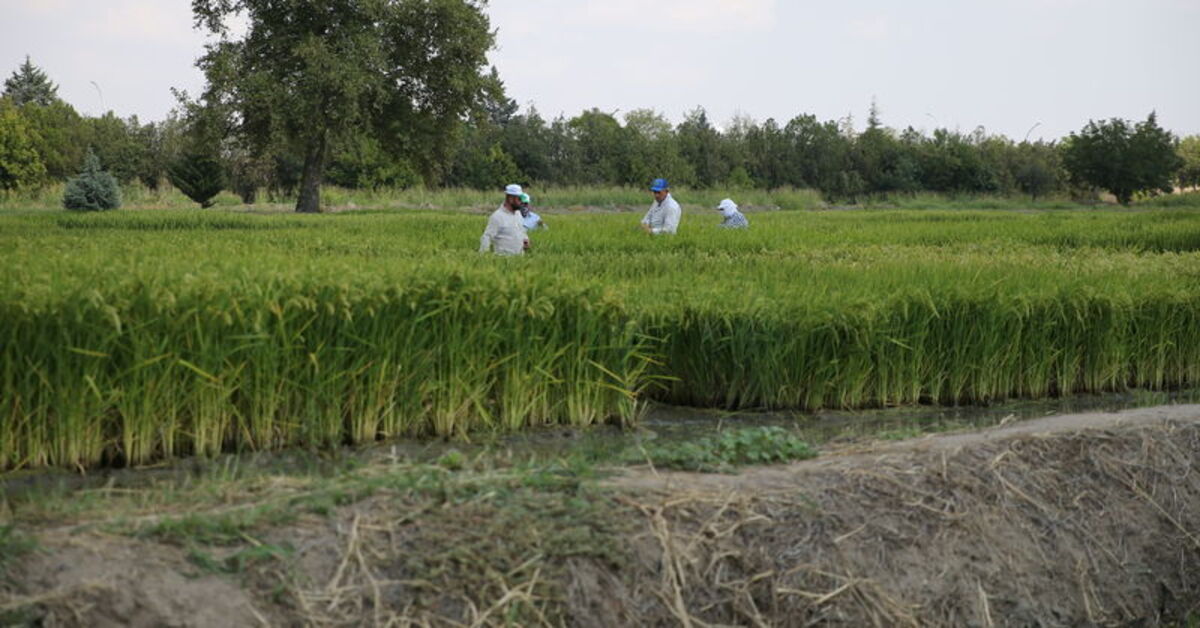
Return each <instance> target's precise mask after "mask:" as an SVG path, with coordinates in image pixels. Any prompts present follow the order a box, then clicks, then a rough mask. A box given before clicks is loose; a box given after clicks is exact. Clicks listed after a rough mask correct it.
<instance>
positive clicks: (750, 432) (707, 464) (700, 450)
mask: <svg viewBox="0 0 1200 628" xmlns="http://www.w3.org/2000/svg"><path fill="white" fill-rule="evenodd" d="M640 453H641V454H642V455H643V457H644V459H645V460H647V461H649V462H650V463H651V464H653V465H654V466H656V467H662V468H667V469H681V470H684V471H705V472H712V471H728V470H731V469H733V468H735V467H740V466H745V465H754V464H775V463H781V462H792V461H795V460H806V459H808V458H813V457H815V456H816V455H817V452H816V451H815V450H814V449H813V448H812V447H810V446H809V444H808V443H806V442H804V441H803V440H801V439H800V438H799V437H798V436H796V435H795V434H793V433H791V432H789V431H787V430H785V429H783V428H781V427H748V428H740V429H731V430H726V431H724V432H722V433H720V434H719V435H717V436H714V437H709V438H702V439H699V440H696V441H688V442H682V443H669V444H663V445H659V444H651V445H650V446H647V447H645V448H644V451H643V452H640ZM631 460H633V458H631Z"/></svg>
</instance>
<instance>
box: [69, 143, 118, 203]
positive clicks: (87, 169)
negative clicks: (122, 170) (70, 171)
mask: <svg viewBox="0 0 1200 628" xmlns="http://www.w3.org/2000/svg"><path fill="white" fill-rule="evenodd" d="M120 206H121V188H120V187H118V186H117V179H116V178H115V177H113V176H112V174H110V173H108V172H105V171H104V169H103V168H101V167H100V158H99V157H97V156H96V153H94V152H92V151H90V150H89V151H88V153H87V156H86V157H84V159H83V171H82V172H80V173H79V175H78V176H75V177H72V178H71V179H70V180H69V181H67V189H66V191H65V192H64V193H63V207H65V208H67V209H72V210H75V211H104V210H108V209H116V208H118V207H120Z"/></svg>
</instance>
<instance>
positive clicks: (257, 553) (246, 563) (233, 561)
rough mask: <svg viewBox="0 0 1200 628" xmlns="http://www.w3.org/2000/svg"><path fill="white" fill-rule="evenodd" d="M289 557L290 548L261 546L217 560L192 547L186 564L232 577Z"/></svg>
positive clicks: (239, 551) (209, 554)
mask: <svg viewBox="0 0 1200 628" xmlns="http://www.w3.org/2000/svg"><path fill="white" fill-rule="evenodd" d="M291 555H292V549H291V548H290V547H280V546H277V545H269V544H262V545H254V546H251V547H247V548H245V549H242V550H238V551H237V552H234V553H233V554H230V555H229V556H226V557H224V558H217V557H215V556H213V555H212V554H211V553H209V552H206V551H204V550H202V549H199V548H197V547H192V548H191V549H189V550H188V554H187V559H188V562H190V563H192V564H193V565H195V566H197V567H199V568H200V569H202V570H204V571H207V572H210V573H218V574H230V575H233V574H240V573H245V572H246V570H247V569H249V568H251V567H253V566H255V565H260V564H263V563H266V562H269V561H272V560H276V559H280V558H287V557H289V556H291Z"/></svg>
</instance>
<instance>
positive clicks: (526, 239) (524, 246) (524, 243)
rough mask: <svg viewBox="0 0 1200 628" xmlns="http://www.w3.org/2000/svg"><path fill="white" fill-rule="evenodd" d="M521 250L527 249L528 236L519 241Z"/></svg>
mask: <svg viewBox="0 0 1200 628" xmlns="http://www.w3.org/2000/svg"><path fill="white" fill-rule="evenodd" d="M521 250H523V251H528V250H529V238H525V241H524V242H522V243H521Z"/></svg>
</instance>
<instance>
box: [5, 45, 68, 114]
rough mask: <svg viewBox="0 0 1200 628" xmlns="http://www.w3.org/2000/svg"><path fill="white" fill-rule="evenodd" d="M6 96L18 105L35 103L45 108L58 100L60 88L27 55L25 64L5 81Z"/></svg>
mask: <svg viewBox="0 0 1200 628" xmlns="http://www.w3.org/2000/svg"><path fill="white" fill-rule="evenodd" d="M4 96H6V97H8V98H11V99H12V101H13V102H14V103H16V104H18V105H26V104H29V103H33V104H35V105H41V106H43V107H45V106H46V105H49V104H50V103H52V102H55V101H56V100H58V86H56V85H55V84H54V83H51V82H50V79H49V78H48V77H47V76H46V73H45V72H43V71H42V70H41V69H39V68H38V67H37V66H36V65H34V64H33V62H32V61H30V60H29V56H28V55H26V56H25V63H22V64H21V67H19V68H17V71H16V72H13V75H12V76H10V77H8V78H7V79H5V80H4Z"/></svg>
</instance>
